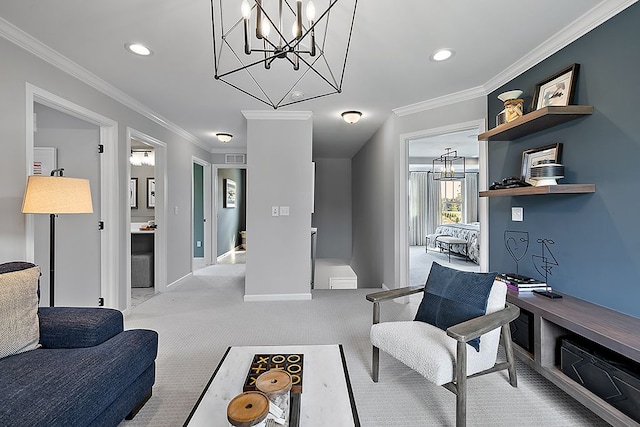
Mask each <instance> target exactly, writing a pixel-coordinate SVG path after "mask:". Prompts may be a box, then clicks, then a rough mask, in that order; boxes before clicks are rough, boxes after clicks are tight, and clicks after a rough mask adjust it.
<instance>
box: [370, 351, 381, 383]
mask: <svg viewBox="0 0 640 427" xmlns="http://www.w3.org/2000/svg"><path fill="white" fill-rule="evenodd" d="M379 371H380V349H379V348H378V347H376V346H373V357H372V358H371V378H373V382H374V383H377V382H378V374H379Z"/></svg>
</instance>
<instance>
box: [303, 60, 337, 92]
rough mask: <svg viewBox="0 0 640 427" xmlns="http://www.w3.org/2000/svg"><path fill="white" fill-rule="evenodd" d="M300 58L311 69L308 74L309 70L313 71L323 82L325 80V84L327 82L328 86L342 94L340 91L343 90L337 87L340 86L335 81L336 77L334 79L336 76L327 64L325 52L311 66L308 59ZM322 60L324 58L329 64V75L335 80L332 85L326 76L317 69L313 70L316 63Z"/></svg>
mask: <svg viewBox="0 0 640 427" xmlns="http://www.w3.org/2000/svg"><path fill="white" fill-rule="evenodd" d="M299 58H300V59H301V60H302V62H304V63H305V64H307V67H309V68H308V69H307V71H306V72H309V70H311V71H313V72H314V73H316V74H317V75H318V77H320V78H321V79H322V80H324V81H325V82H327V84H328V85H329V86H331V87H332V88H334V89H335V90H337V91H338V92H340V90H341V89H340V87H338V86H337V85H338V83H337V82H336V81H335V80H336V79H335V77H334V75H333V72H332V71H331V67H329V64H328V63H327V60H326V58H325V57H324V52H323V53H322V54H320V55H318V57H317V58H315V60H314V61H313V62H312V63H311V64H310V63H309V62H307V60H306V59H304V58H303V57H299ZM320 58H323V59H324V62H325V64H327V69H328V70H329V74H331V78H333V83H331V82H330V81H329V79H327V78H326V77H325V76H323V75H322V74H321V73H320V72H319V71H318V70H316V69H315V68H313V66H314V65H315V63H316V62H318V61H319V60H320ZM306 72H305V73H306Z"/></svg>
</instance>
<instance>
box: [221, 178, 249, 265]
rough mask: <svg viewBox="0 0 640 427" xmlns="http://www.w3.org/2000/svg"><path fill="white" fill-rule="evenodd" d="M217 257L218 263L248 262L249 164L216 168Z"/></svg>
mask: <svg viewBox="0 0 640 427" xmlns="http://www.w3.org/2000/svg"><path fill="white" fill-rule="evenodd" d="M214 173H215V193H214V194H215V199H214V203H213V208H214V210H215V213H216V224H215V225H216V227H215V249H216V252H215V258H216V263H217V264H245V263H246V255H247V250H248V247H249V246H248V245H249V244H250V243H248V242H249V241H250V240H251V236H248V235H247V233H246V229H247V228H246V227H247V197H246V194H247V169H246V167H234V168H229V167H216V168H215V169H214Z"/></svg>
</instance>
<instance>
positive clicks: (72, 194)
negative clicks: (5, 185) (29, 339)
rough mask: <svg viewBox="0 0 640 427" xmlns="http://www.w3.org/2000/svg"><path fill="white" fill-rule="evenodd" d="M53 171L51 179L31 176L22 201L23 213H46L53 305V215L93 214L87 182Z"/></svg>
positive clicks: (50, 286)
mask: <svg viewBox="0 0 640 427" xmlns="http://www.w3.org/2000/svg"><path fill="white" fill-rule="evenodd" d="M63 173H64V169H54V170H52V171H51V176H41V175H40V176H38V175H31V176H30V177H29V178H28V180H27V188H26V190H25V192H24V199H23V201H22V213H25V214H49V305H50V306H51V307H53V306H54V303H55V298H54V290H55V286H54V281H55V249H56V244H55V236H56V231H55V230H56V215H58V214H82V213H93V203H92V201H91V186H90V184H89V180H88V179H81V178H68V177H65V176H63Z"/></svg>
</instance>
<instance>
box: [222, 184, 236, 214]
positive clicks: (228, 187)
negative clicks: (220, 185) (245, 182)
mask: <svg viewBox="0 0 640 427" xmlns="http://www.w3.org/2000/svg"><path fill="white" fill-rule="evenodd" d="M224 207H225V208H235V207H236V182H235V181H234V180H232V179H229V178H225V179H224Z"/></svg>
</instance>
